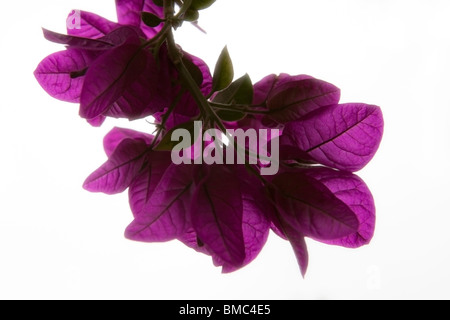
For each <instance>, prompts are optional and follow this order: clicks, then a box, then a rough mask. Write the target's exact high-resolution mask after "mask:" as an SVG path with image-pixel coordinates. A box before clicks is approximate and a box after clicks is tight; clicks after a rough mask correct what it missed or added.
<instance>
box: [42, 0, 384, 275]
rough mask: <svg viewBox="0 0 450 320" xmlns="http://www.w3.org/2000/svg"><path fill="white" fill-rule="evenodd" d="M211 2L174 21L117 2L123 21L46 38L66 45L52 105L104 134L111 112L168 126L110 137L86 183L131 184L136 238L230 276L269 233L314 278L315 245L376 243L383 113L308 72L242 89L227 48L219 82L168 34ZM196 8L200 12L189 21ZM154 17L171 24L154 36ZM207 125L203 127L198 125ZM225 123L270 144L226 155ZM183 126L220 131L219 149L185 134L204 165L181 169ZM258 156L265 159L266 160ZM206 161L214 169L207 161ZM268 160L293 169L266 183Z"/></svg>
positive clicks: (97, 20) (252, 143) (45, 72)
mask: <svg viewBox="0 0 450 320" xmlns="http://www.w3.org/2000/svg"><path fill="white" fill-rule="evenodd" d="M212 2H214V1H212ZM212 2H211V3H212ZM211 3H210V2H208V3H204V4H203V3H202V4H199V3H197V4H195V6H197V7H190V8H187V7H183V8H182V9H180V10H181V11H182V12H181V13H180V14H178V15H176V16H173V15H170V12H171V10H167V11H166V14H168V16H167V19H164V15H163V8H161V7H159V6H157V5H155V3H154V1H153V0H131V1H125V0H123V1H122V0H116V7H117V13H118V21H119V22H118V23H115V22H111V21H108V20H106V19H104V18H102V17H100V16H98V15H95V14H92V13H89V12H80V17H79V21H78V22H79V26H80V28H74V29H72V28H69V29H68V32H67V33H68V34H67V35H64V34H58V33H55V32H51V31H48V30H45V29H44V36H45V38H46V39H47V40H49V41H52V42H56V43H59V44H63V45H65V46H66V50H65V51H61V52H57V53H54V54H52V55H50V56H48V57H47V58H45V59H44V60H43V61H42V62H41V63H40V64H39V66H38V68H37V69H36V71H35V76H36V78H37V80H38V81H39V83H40V84H41V86H42V87H43V88H44V89H45V90H46V91H47V92H48V93H49V94H50V95H51V96H53V97H55V98H57V99H60V100H63V101H67V102H72V103H79V104H80V116H81V117H83V118H85V119H87V121H88V122H89V123H90V124H91V125H93V126H100V125H102V123H103V122H104V120H105V119H106V118H107V117H113V118H126V119H129V120H135V119H141V118H144V117H147V116H150V115H153V116H154V117H155V119H156V123H157V134H155V136H153V135H150V134H145V133H141V132H137V131H133V130H130V129H121V128H114V129H113V130H111V131H110V132H109V133H108V134H107V135H106V136H105V138H104V149H105V152H106V155H107V157H108V159H107V161H106V162H105V163H104V164H103V165H102V166H100V167H99V168H98V169H97V170H96V171H94V172H93V173H92V174H91V175H90V176H89V177H88V178H87V179H86V181H85V183H84V188H85V189H86V190H88V191H91V192H102V193H106V194H117V193H121V192H124V191H125V190H127V189H128V194H129V203H130V207H131V211H132V213H133V221H132V222H131V224H130V225H129V226H128V227H127V229H126V231H125V236H126V237H127V238H128V239H130V240H134V241H141V242H165V241H172V240H178V241H181V242H182V243H184V244H185V245H187V246H188V247H190V248H192V249H194V250H196V251H198V252H201V253H203V254H207V255H209V256H211V257H212V260H213V262H214V264H215V265H216V266H220V267H222V271H223V272H225V273H227V272H233V271H236V270H238V269H240V268H242V267H244V266H246V265H247V264H249V263H250V262H252V261H253V260H254V259H255V258H256V257H257V256H258V254H259V253H260V252H261V250H262V248H263V247H264V245H265V243H266V241H267V238H268V235H269V232H270V230H273V231H274V232H275V233H276V234H277V235H279V236H280V237H281V238H283V239H285V240H287V241H289V242H290V244H291V246H292V248H293V250H294V253H295V255H296V257H297V260H298V264H299V266H300V269H301V272H302V274H303V275H304V274H305V273H306V271H307V268H308V261H309V256H308V249H307V246H306V241H305V239H306V238H310V239H314V240H316V241H320V242H323V243H326V244H330V245H337V246H342V247H346V248H358V247H360V246H363V245H366V244H368V243H369V242H370V241H371V239H372V237H373V234H374V230H375V222H376V217H375V204H374V200H373V197H372V195H371V193H370V190H369V189H368V187H367V186H366V185H365V183H364V182H363V181H362V180H361V179H360V178H359V177H357V176H356V175H354V174H353V173H354V172H356V171H359V170H361V169H362V168H364V167H365V166H366V165H367V164H368V163H369V161H370V160H371V159H372V158H373V157H374V155H375V153H376V152H377V150H378V148H379V146H380V143H381V139H382V135H383V128H384V122H383V115H382V112H381V109H380V108H379V107H377V106H374V105H368V104H362V103H349V104H342V103H341V102H340V97H341V92H340V89H339V88H337V87H336V86H334V85H332V84H330V83H328V82H325V81H322V80H319V79H315V78H313V77H311V76H307V75H298V76H291V75H288V74H281V75H269V76H267V77H265V78H264V79H262V80H261V81H259V82H258V83H256V84H254V85H253V84H252V82H251V80H250V77H249V76H248V75H246V76H244V77H241V78H240V79H238V80H236V81H234V82H233V81H232V79H233V76H234V71H233V68H232V61H231V58H230V57H229V53H228V51H227V50H224V51H223V52H222V54H221V56H220V58H219V60H218V63H217V65H216V70H215V72H214V76H212V75H211V72H210V69H209V68H208V66H207V65H206V64H205V62H204V61H202V60H201V59H199V58H197V57H195V56H193V55H191V54H189V53H187V52H184V51H182V49H181V48H180V47H179V46H177V45H176V44H175V42H174V40H173V35H172V33H167V32H168V31H167V30H170V32H172V30H171V29H168V28H167V27H171V28H172V27H173V28H178V27H179V24H180V20H178V19H179V18H180V17H181V19H183V17H185V18H187V19H192V18H193V17H194V18H195V11H196V10H197V9H198V10H200V9H204V7H205V6H209V5H210V4H211ZM171 5H173V3H171ZM168 8H169V9H170V6H169V7H168ZM188 9H190V10H191V11H194V12H190V14H191V15H193V17H192V16H191V17H187V16H188V15H184V13H185V12H187V10H188ZM192 9H194V10H192ZM142 12H147V15H144V16H143V17H144V19H142ZM146 17H147V18H148V19H146ZM143 20H145V21H146V23H147V24H148V25H156V24H158V23H159V25H158V26H157V27H153V28H152V27H149V26H148V25H147V24H146V23H144V22H143ZM152 20H155V21H156V23H155V21H152ZM169 23H170V24H171V25H168V24H169ZM165 24H166V25H165ZM213 88H214V89H213ZM219 89H221V91H219V92H212V91H218V90H219ZM194 97H195V99H194ZM199 120H201V121H203V122H201V123H203V128H199V126H196V125H197V124H198V121H199ZM200 127H201V125H200ZM217 128H221V129H222V130H223V131H225V130H226V129H227V128H228V129H230V130H234V129H244V130H246V129H256V130H260V132H259V134H260V135H261V134H262V135H264V136H262V137H261V136H259V137H257V138H256V139H252V137H250V136H252V135H248V136H246V138H248V139H246V140H242V136H241V137H239V138H241V139H239V138H236V140H239V141H241V142H240V143H241V144H242V145H240V146H239V148H237V147H236V150H237V151H238V152H239V155H236V153H232V154H231V155H230V154H226V153H228V152H231V151H230V149H229V148H226V147H225V146H222V147H223V150H220V151H223V152H220V151H219V150H217V149H214V148H212V147H214V146H216V147H217V145H218V144H220V143H221V142H220V143H219V141H218V140H220V137H221V132H219V131H218V130H217ZM171 129H182V132H184V133H186V132H187V135H189V134H191V131H192V132H194V134H195V133H198V131H200V132H203V131H206V129H216V131H217V132H218V133H216V134H215V137H214V139H216V142H217V144H216V143H213V141H212V140H208V139H207V138H208V134H209V135H210V136H213V135H214V133H211V132H214V130H212V131H209V130H208V131H207V132H206V140H207V141H203V140H204V137H202V134H199V135H198V136H196V137H194V139H192V137H191V142H190V144H189V140H188V139H186V141H185V136H183V137H182V138H183V143H180V144H183V145H184V148H185V150H184V151H186V150H189V151H192V152H191V155H190V156H191V157H189V155H187V158H186V160H191V159H190V158H192V159H193V160H195V161H194V162H195V163H196V164H194V165H188V164H184V162H182V161H180V162H182V164H180V165H176V164H175V163H174V162H177V161H176V160H172V156H173V155H172V153H171V152H170V149H172V148H173V147H174V146H173V145H172V143H173V142H174V141H171V140H170V139H171V138H172V137H171ZM191 129H193V130H191ZM197 129H199V130H197ZM270 129H277V130H274V132H271V131H270ZM174 131H175V130H174ZM236 131H238V132H239V134H240V133H241V132H243V130H235V131H233V132H236ZM208 132H209V133H208ZM244 138H245V137H244ZM192 140H195V141H192ZM266 142H267V145H266ZM261 144H264V145H263V146H262V145H261ZM231 146H233V144H232V143H231ZM202 147H205V148H207V150H206V151H205V152H203V151H204V150H203V149H202ZM243 149H245V150H243ZM231 150H233V151H235V150H234V149H231ZM258 152H261V153H264V154H259V155H258V159H257V160H258V161H256V159H255V154H256V153H258ZM213 153H214V156H213ZM205 154H206V155H207V156H206V159H208V161H205V163H204V164H197V163H202V160H203V159H205ZM245 154H247V156H248V159H247V160H250V159H251V160H253V161H251V162H250V161H248V163H246V165H235V164H227V165H221V164H219V163H216V164H213V165H207V164H206V163H209V160H212V159H214V160H215V159H217V158H219V160H220V157H221V156H224V155H225V156H226V158H227V160H228V159H232V158H235V157H238V158H239V157H241V155H245ZM275 158H277V159H276V160H274V159H275ZM267 159H273V160H271V161H276V162H277V163H276V165H274V166H272V165H273V164H274V163H270V165H271V167H270V169H273V168H275V171H276V170H278V168H280V170H279V172H278V173H276V174H275V175H273V176H268V177H267V176H264V174H267V173H266V172H267V170H266V169H268V163H269V161H267ZM198 160H200V161H198ZM180 162H177V163H180ZM186 162H187V161H186ZM219 162H220V161H219ZM224 162H228V161H224Z"/></svg>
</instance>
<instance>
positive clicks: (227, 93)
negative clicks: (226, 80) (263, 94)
mask: <svg viewBox="0 0 450 320" xmlns="http://www.w3.org/2000/svg"><path fill="white" fill-rule="evenodd" d="M214 102H217V103H223V104H245V105H250V104H252V102H253V83H252V79H250V76H249V75H248V74H246V75H245V76H243V77H242V78H239V79H238V80H236V81H235V82H233V83H232V84H231V85H230V86H229V87H228V88H226V89H225V90H223V91H221V92H219V93H218V94H217V96H216V97H215V98H214Z"/></svg>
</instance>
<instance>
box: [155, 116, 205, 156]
mask: <svg viewBox="0 0 450 320" xmlns="http://www.w3.org/2000/svg"><path fill="white" fill-rule="evenodd" d="M178 129H185V130H187V131H189V133H190V135H191V138H192V137H194V140H191V145H193V144H194V142H195V141H197V139H198V136H199V134H200V133H201V128H197V130H196V124H195V122H194V121H190V122H186V123H183V124H180V125H178V126H176V127H175V128H173V129H172V130H170V131H169V132H167V133H166V134H165V135H164V137H163V138H162V140H161V142H160V143H159V144H158V145H157V146H156V148H155V149H154V150H155V151H172V150H173V148H175V147H176V146H177V145H178V144H179V143H180V142H179V141H172V134H173V133H174V132H175V131H176V130H178Z"/></svg>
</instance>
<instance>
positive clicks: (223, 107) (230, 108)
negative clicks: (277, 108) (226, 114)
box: [209, 102, 270, 114]
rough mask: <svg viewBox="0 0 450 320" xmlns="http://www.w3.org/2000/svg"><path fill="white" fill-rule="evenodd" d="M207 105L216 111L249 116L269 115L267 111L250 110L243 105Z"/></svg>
mask: <svg viewBox="0 0 450 320" xmlns="http://www.w3.org/2000/svg"><path fill="white" fill-rule="evenodd" d="M209 104H210V105H211V106H212V107H214V108H215V109H218V110H226V111H235V112H244V113H251V114H270V111H269V110H255V109H250V108H249V107H250V106H249V105H243V104H223V103H217V102H210V103H209Z"/></svg>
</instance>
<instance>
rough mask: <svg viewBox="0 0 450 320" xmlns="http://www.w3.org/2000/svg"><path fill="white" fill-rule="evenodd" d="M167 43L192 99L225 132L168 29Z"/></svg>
mask: <svg viewBox="0 0 450 320" xmlns="http://www.w3.org/2000/svg"><path fill="white" fill-rule="evenodd" d="M167 44H168V48H169V55H170V59H171V60H172V63H173V64H174V65H175V68H176V69H177V70H178V72H179V74H180V76H181V79H182V81H183V82H184V83H185V86H186V87H187V89H188V90H189V92H190V93H191V95H192V97H193V98H194V100H195V101H196V102H197V104H198V106H199V108H200V109H201V111H202V112H203V113H204V114H206V115H207V116H208V117H210V118H211V119H212V120H213V121H214V122H215V124H216V125H217V126H218V127H219V129H220V130H221V131H222V132H223V133H225V134H227V129H226V128H225V126H224V125H223V123H222V120H220V118H219V116H218V115H217V113H216V112H215V111H214V109H213V108H212V107H211V105H210V104H209V102H208V100H207V99H206V97H205V96H204V95H203V93H202V92H201V91H200V88H199V87H198V86H197V83H196V82H195V80H194V78H192V75H191V73H190V72H189V70H188V69H187V68H186V66H185V65H184V64H183V60H182V54H181V52H180V50H179V48H178V47H177V45H176V44H175V39H174V37H173V32H172V31H169V33H168V35H167Z"/></svg>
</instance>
